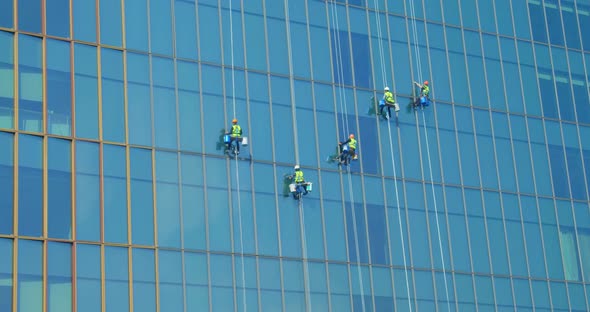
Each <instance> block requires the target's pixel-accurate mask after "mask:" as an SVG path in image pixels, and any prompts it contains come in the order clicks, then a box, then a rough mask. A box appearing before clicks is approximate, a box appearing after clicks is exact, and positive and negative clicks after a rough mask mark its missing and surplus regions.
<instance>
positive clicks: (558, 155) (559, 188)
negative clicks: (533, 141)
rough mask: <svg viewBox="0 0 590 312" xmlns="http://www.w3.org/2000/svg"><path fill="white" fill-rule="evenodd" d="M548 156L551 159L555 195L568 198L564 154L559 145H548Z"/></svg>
mask: <svg viewBox="0 0 590 312" xmlns="http://www.w3.org/2000/svg"><path fill="white" fill-rule="evenodd" d="M549 156H550V158H549V159H550V161H551V173H552V175H551V177H552V178H553V187H554V190H555V196H557V197H563V198H568V197H570V192H569V184H568V179H567V171H566V170H567V167H566V163H565V161H566V160H565V156H564V155H563V149H562V147H561V146H556V145H549Z"/></svg>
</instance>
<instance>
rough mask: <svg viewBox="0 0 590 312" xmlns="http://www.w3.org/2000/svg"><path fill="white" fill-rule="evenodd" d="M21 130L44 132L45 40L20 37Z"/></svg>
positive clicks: (19, 92) (19, 103)
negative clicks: (43, 70)
mask: <svg viewBox="0 0 590 312" xmlns="http://www.w3.org/2000/svg"><path fill="white" fill-rule="evenodd" d="M18 45H19V50H18V51H19V52H18V70H19V73H18V81H19V82H18V83H19V91H18V96H19V102H18V105H19V127H18V128H19V129H20V130H25V131H33V132H43V78H42V77H43V72H42V67H43V54H42V53H43V40H42V39H41V38H38V37H33V36H27V35H19V36H18Z"/></svg>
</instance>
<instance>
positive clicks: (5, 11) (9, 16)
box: [0, 0, 14, 28]
mask: <svg viewBox="0 0 590 312" xmlns="http://www.w3.org/2000/svg"><path fill="white" fill-rule="evenodd" d="M13 8H14V0H8V1H2V2H1V3H0V26H1V27H6V28H13V27H14V17H13V12H14V10H13Z"/></svg>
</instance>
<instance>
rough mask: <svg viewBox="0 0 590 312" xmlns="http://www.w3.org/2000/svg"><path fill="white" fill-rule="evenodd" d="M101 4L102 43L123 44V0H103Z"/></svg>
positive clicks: (117, 45)
mask: <svg viewBox="0 0 590 312" xmlns="http://www.w3.org/2000/svg"><path fill="white" fill-rule="evenodd" d="M99 4H100V43H101V44H106V45H111V46H116V47H121V46H123V34H122V31H121V27H122V21H121V18H122V17H121V0H101V1H100V2H99ZM151 31H152V32H153V31H154V30H153V29H152V30H151ZM103 68H104V67H103Z"/></svg>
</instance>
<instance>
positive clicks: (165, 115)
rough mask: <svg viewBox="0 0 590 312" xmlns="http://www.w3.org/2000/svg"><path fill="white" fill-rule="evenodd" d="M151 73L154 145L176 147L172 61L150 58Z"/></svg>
mask: <svg viewBox="0 0 590 312" xmlns="http://www.w3.org/2000/svg"><path fill="white" fill-rule="evenodd" d="M152 75H153V80H154V81H153V83H154V88H153V91H152V92H153V97H154V98H153V101H154V107H153V108H154V131H155V133H154V134H155V141H156V146H158V147H164V148H171V149H176V148H177V145H176V144H177V142H176V139H177V134H176V95H175V91H174V84H175V83H174V63H173V61H172V60H171V59H165V58H159V57H154V58H152Z"/></svg>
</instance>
